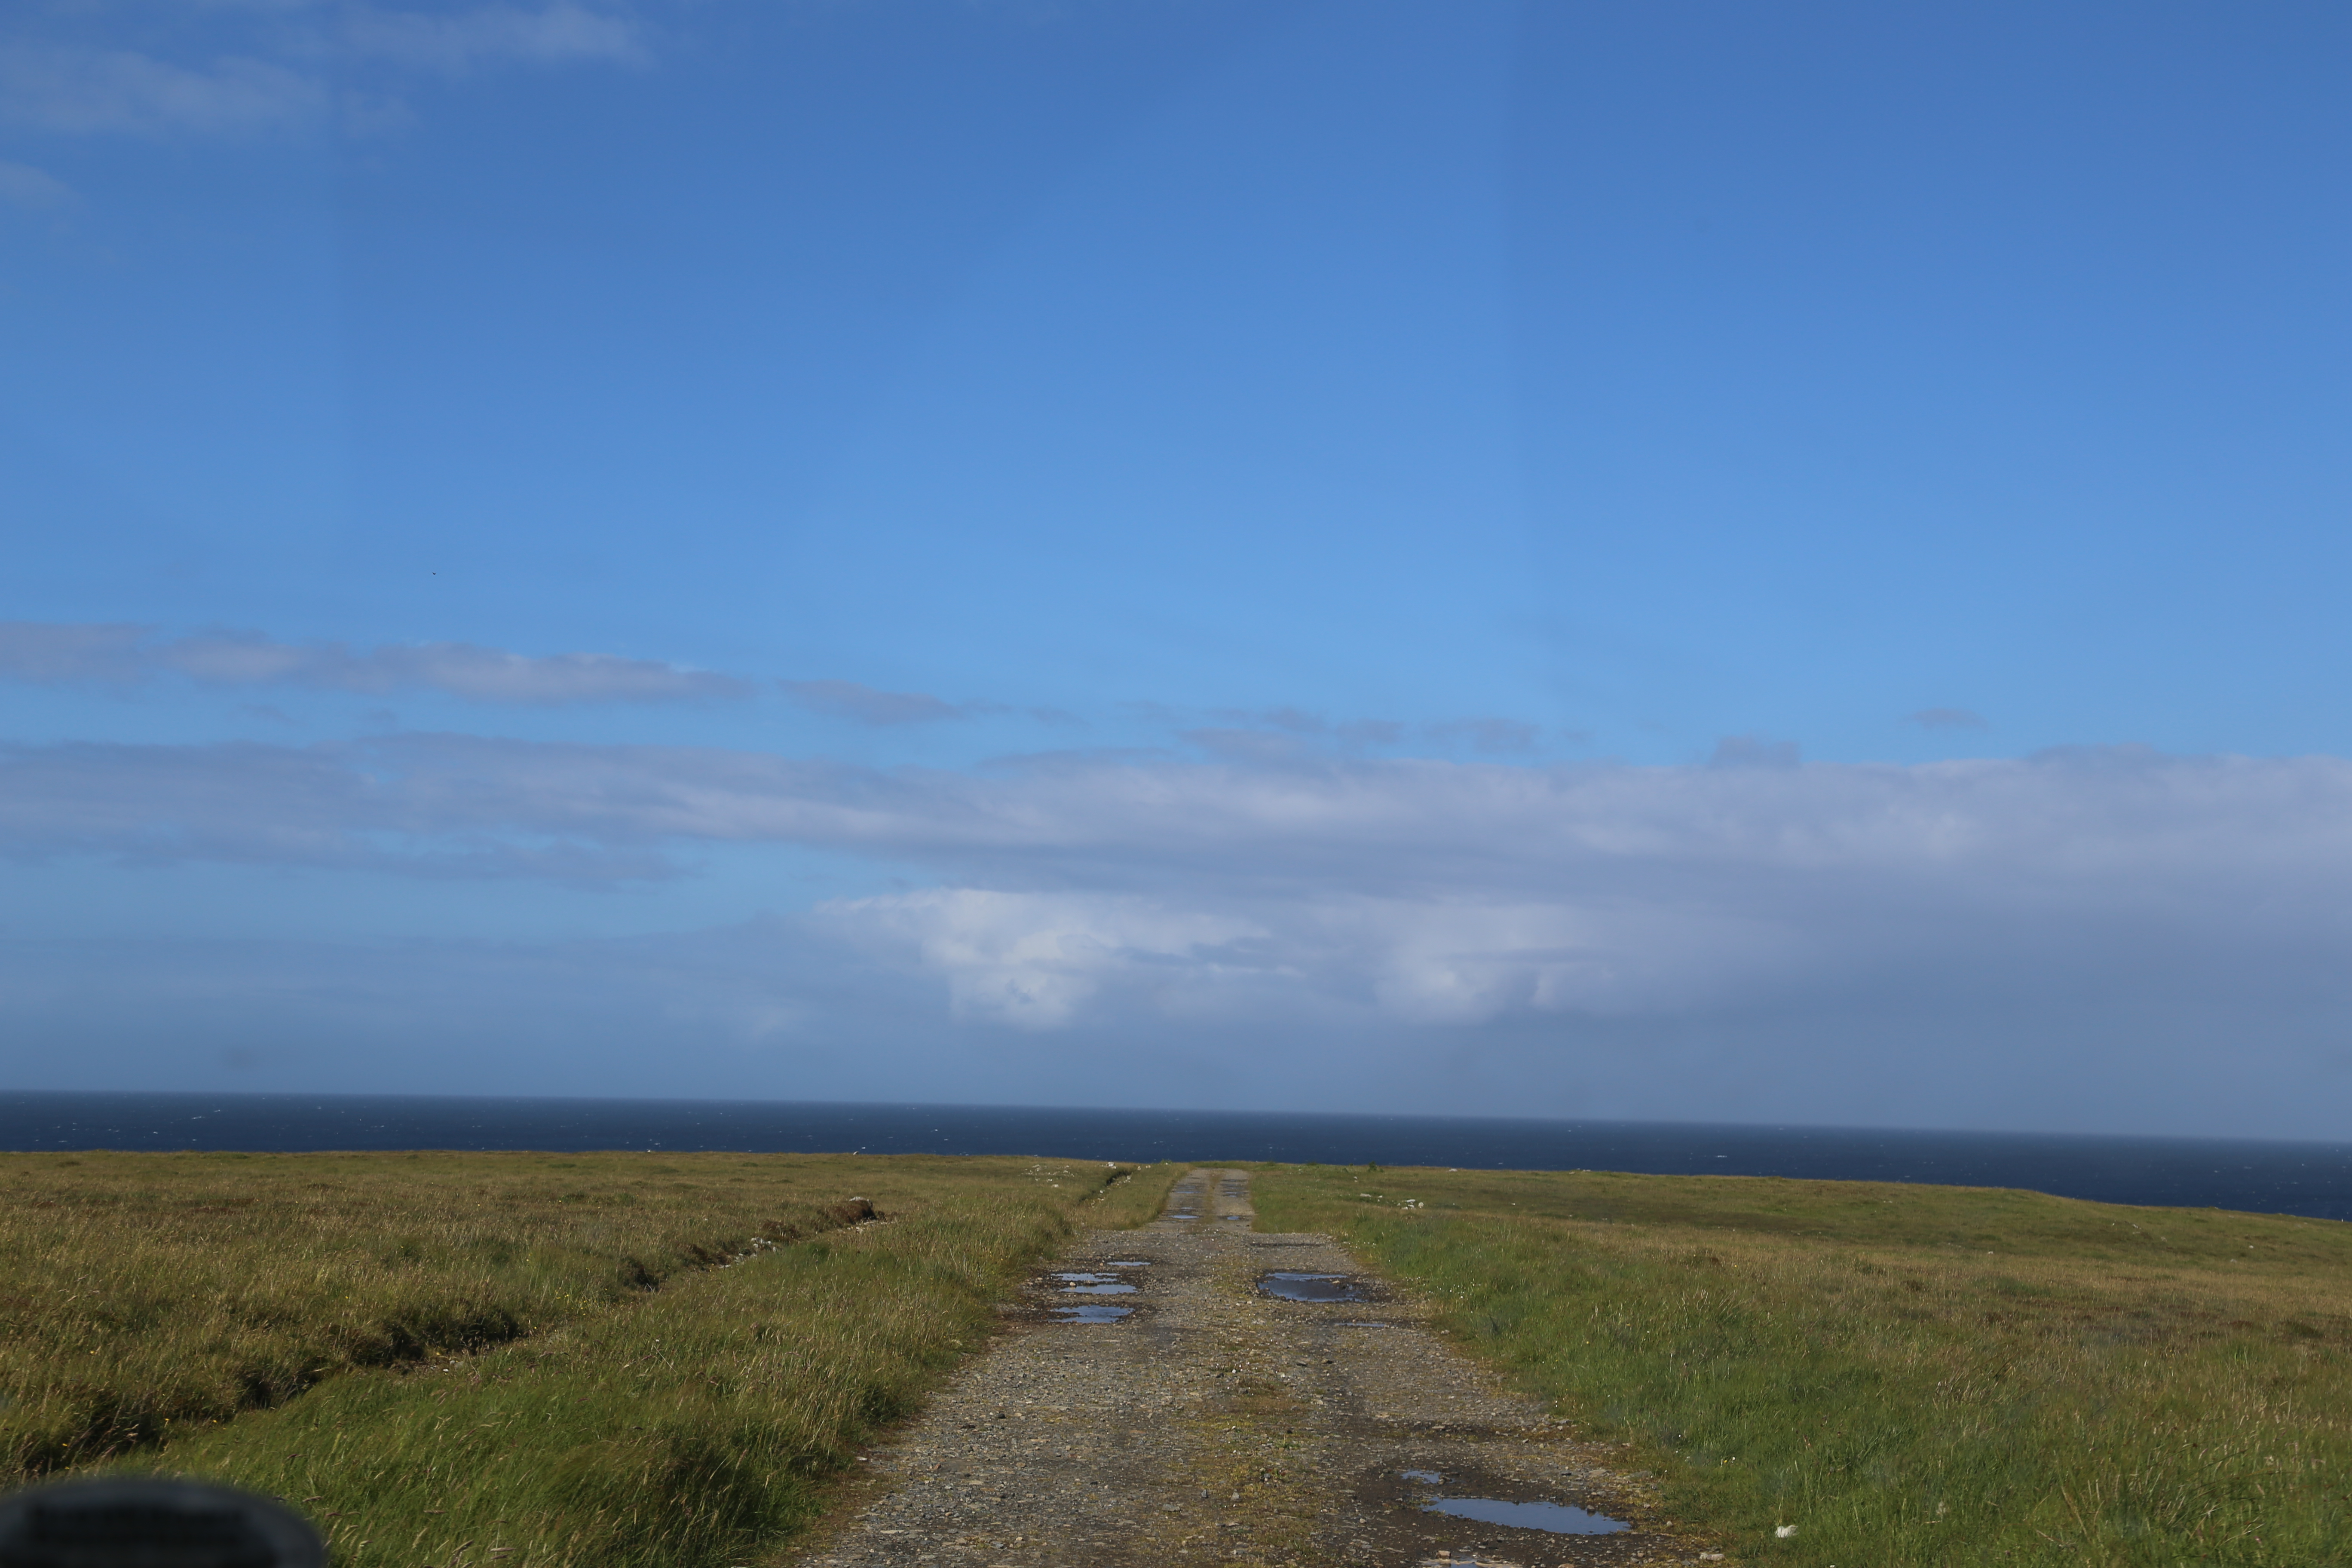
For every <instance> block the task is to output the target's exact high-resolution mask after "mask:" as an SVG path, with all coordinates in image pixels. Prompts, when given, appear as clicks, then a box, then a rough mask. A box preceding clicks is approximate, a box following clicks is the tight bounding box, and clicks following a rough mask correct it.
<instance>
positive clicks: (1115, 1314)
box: [1052, 1301, 1135, 1323]
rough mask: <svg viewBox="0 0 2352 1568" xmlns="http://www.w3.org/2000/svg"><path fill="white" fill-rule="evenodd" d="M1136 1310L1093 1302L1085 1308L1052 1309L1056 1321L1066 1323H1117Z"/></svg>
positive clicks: (1088, 1303)
mask: <svg viewBox="0 0 2352 1568" xmlns="http://www.w3.org/2000/svg"><path fill="white" fill-rule="evenodd" d="M1134 1310H1135V1309H1134V1308H1132V1307H1108V1306H1102V1305H1099V1304H1097V1303H1096V1302H1092V1301H1089V1302H1087V1304H1086V1305H1085V1306H1083V1307H1055V1308H1053V1309H1052V1311H1053V1314H1054V1318H1055V1321H1057V1322H1064V1323H1116V1322H1118V1321H1119V1320H1120V1319H1121V1318H1124V1317H1126V1316H1127V1315H1128V1314H1129V1312H1132V1311H1134Z"/></svg>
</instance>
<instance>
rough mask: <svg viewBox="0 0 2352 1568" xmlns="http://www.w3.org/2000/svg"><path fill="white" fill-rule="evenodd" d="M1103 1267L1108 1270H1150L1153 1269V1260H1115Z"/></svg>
mask: <svg viewBox="0 0 2352 1568" xmlns="http://www.w3.org/2000/svg"><path fill="white" fill-rule="evenodd" d="M1103 1267H1104V1268H1150V1267H1151V1260H1150V1258H1112V1259H1111V1260H1110V1261H1109V1262H1108V1263H1106V1264H1104V1265H1103Z"/></svg>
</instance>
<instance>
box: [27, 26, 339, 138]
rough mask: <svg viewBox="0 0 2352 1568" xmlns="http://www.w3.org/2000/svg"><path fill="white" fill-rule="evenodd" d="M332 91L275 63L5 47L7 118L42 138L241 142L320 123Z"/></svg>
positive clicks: (260, 60) (130, 52)
mask: <svg viewBox="0 0 2352 1568" xmlns="http://www.w3.org/2000/svg"><path fill="white" fill-rule="evenodd" d="M328 101H329V94H328V90H327V87H326V84H325V83H324V82H323V81H322V80H320V79H318V78H316V77H314V76H311V75H308V74H305V73H304V72H302V71H299V70H296V69H292V68H289V67H287V66H285V65H281V64H278V63H275V62H273V61H270V60H266V59H256V58H243V57H237V56H229V57H226V58H211V59H206V60H203V61H201V62H197V63H192V64H178V63H174V62H173V61H170V60H165V59H161V58H156V57H154V56H152V55H147V54H141V53H137V52H135V51H132V50H128V49H96V48H77V47H69V46H44V45H38V44H25V43H6V44H0V118H4V119H5V120H7V121H12V122H14V123H16V124H17V125H21V126H25V127H28V128H30V129H32V130H36V131H47V132H68V133H91V132H117V133H129V134H136V135H166V134H172V133H177V132H195V133H199V134H205V135H238V134H246V133H250V132H261V131H269V130H276V129H278V128H279V127H281V126H285V125H289V124H294V123H299V122H302V121H310V120H314V119H316V118H317V117H318V116H319V115H320V113H321V112H322V111H323V110H325V108H326V106H327V103H328Z"/></svg>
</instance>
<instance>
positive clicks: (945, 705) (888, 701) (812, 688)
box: [776, 680, 995, 725]
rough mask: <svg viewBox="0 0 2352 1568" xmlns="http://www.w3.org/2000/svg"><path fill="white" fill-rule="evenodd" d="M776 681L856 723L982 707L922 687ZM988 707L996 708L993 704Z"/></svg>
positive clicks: (920, 719)
mask: <svg viewBox="0 0 2352 1568" xmlns="http://www.w3.org/2000/svg"><path fill="white" fill-rule="evenodd" d="M776 685H777V687H778V689H781V690H782V692H783V694H784V695H785V696H786V697H789V698H791V699H792V700H793V701H794V702H795V703H797V704H799V705H800V706H801V707H803V708H805V709H807V710H809V711H810V712H812V713H822V714H824V715H825V716H826V717H827V718H829V719H846V720H848V721H851V722H852V723H856V724H874V725H889V724H936V723H938V722H940V721H941V720H945V719H963V718H969V717H970V716H971V714H972V713H973V712H974V711H976V710H975V709H974V708H972V707H971V706H970V705H967V704H962V703H956V702H950V701H947V700H943V699H941V698H938V697H932V696H929V695H928V694H926V693H924V692H920V691H883V690H879V689H877V688H874V687H871V686H861V685H859V684H858V683H857V682H856V681H855V680H780V681H778V682H776ZM986 710H987V711H995V709H994V707H993V705H990V706H989V707H988V708H987V709H986Z"/></svg>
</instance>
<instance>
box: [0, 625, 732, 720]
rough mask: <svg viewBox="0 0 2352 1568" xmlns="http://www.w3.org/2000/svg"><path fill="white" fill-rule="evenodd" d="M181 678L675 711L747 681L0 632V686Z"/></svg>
mask: <svg viewBox="0 0 2352 1568" xmlns="http://www.w3.org/2000/svg"><path fill="white" fill-rule="evenodd" d="M164 675H179V676H184V677H185V678H187V679H192V680H195V681H199V682H202V683H204V684H206V685H213V686H295V687H310V688H314V689H323V690H331V691H353V692H391V691H400V690H425V691H439V692H442V693H445V694H446V695H448V696H452V697H461V698H465V699H467V700H469V701H476V702H501V703H517V704H530V705H549V704H559V703H571V702H677V701H692V700H704V699H710V698H731V697H744V696H749V695H750V694H751V690H752V687H751V683H750V682H748V681H743V680H739V679H735V678H733V677H731V676H726V675H719V674H716V673H714V672H712V671H709V670H700V669H688V668H683V667H681V666H678V665H675V664H667V663H664V662H661V661H659V660H656V659H644V658H620V657H617V656H615V655H612V654H600V653H558V654H521V653H511V652H509V651H507V650H505V649H503V648H490V647H478V646H476V645H474V644H472V643H458V642H436V643H410V644H389V645H386V646H383V647H374V648H366V649H353V648H352V647H348V646H346V645H344V644H342V643H323V642H322V643H288V642H279V641H278V640H276V639H274V638H271V637H265V636H262V635H261V634H259V633H257V632H211V633H205V634H202V635H198V636H194V637H173V638H159V637H155V636H154V635H153V633H152V628H150V627H146V626H123V625H89V624H72V623H53V622H39V621H5V622H0V679H15V680H23V681H33V682H40V683H46V684H61V683H74V682H129V681H136V680H144V679H155V678H157V677H160V676H164Z"/></svg>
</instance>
